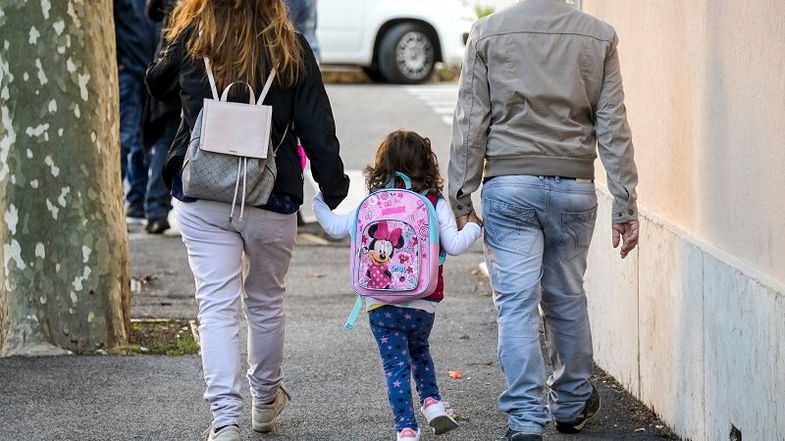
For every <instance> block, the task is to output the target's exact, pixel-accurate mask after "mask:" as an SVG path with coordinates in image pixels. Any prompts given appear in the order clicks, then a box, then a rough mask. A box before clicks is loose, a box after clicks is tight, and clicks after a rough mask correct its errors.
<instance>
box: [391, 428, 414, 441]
mask: <svg viewBox="0 0 785 441" xmlns="http://www.w3.org/2000/svg"><path fill="white" fill-rule="evenodd" d="M397 439H398V441H420V429H417V431H415V430H414V429H403V430H401V431H400V432H398V438H397Z"/></svg>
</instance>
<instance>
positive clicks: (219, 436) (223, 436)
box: [203, 426, 240, 441]
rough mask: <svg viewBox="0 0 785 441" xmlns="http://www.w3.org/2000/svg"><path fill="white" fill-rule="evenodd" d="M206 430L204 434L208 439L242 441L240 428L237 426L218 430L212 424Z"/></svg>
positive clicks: (214, 440)
mask: <svg viewBox="0 0 785 441" xmlns="http://www.w3.org/2000/svg"><path fill="white" fill-rule="evenodd" d="M205 432H206V433H205V434H204V435H203V436H206V437H207V441H240V428H239V427H237V426H226V427H222V428H221V430H219V431H218V432H216V431H214V430H213V426H210V427H208V428H207V430H206V431H205Z"/></svg>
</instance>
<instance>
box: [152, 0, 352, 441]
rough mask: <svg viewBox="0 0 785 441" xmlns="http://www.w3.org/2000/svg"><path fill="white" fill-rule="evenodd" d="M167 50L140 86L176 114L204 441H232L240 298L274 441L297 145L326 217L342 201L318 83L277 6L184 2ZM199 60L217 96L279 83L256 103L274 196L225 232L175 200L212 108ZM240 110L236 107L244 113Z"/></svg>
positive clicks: (256, 386)
mask: <svg viewBox="0 0 785 441" xmlns="http://www.w3.org/2000/svg"><path fill="white" fill-rule="evenodd" d="M166 40H167V42H166V47H165V49H164V50H163V51H162V53H161V55H160V57H159V59H158V60H157V62H156V63H155V64H154V65H153V66H151V67H150V69H149V70H148V72H147V83H148V88H149V90H150V93H151V94H152V95H153V96H155V97H156V98H158V99H162V100H166V99H171V98H173V97H176V96H178V95H179V97H180V99H181V102H182V105H183V121H182V123H181V124H180V129H179V131H178V136H177V137H176V139H175V141H174V143H173V145H172V148H171V149H170V152H169V156H168V158H167V163H166V166H165V169H164V177H165V180H166V181H167V183H168V184H169V185H170V188H171V189H172V194H173V195H174V196H175V198H176V199H178V200H179V202H177V203H176V204H175V214H176V219H177V221H178V223H179V224H180V227H181V230H182V236H183V241H184V242H185V245H186V248H187V249H188V258H189V263H190V266H191V270H192V272H193V274H194V278H195V281H196V299H197V302H198V304H199V323H200V325H199V331H200V339H201V346H202V365H203V368H204V377H205V381H206V382H207V390H206V392H205V399H206V400H207V401H208V402H209V403H210V409H211V411H212V413H213V424H212V426H211V428H210V431H209V436H208V439H209V440H215V441H234V440H239V439H240V431H239V428H238V422H239V419H240V413H241V411H242V408H243V403H242V399H241V396H240V348H239V330H240V326H239V323H238V319H237V316H238V314H239V312H240V305H241V301H240V298H241V296H242V300H243V302H242V305H243V310H244V313H245V319H246V321H247V322H248V364H249V369H248V373H247V378H248V382H249V383H250V388H251V395H252V397H253V412H252V416H253V429H254V430H256V431H260V432H267V431H270V430H272V427H273V424H274V423H275V419H276V418H277V416H278V414H280V412H281V410H282V409H283V408H284V406H285V405H286V402H287V401H288V399H289V396H288V394H287V392H286V391H285V389H284V388H283V387H282V385H281V381H282V379H283V370H282V367H281V365H282V359H283V337H284V312H283V296H284V291H285V288H284V285H283V280H284V277H285V276H286V272H287V270H288V268H289V261H290V259H291V256H292V249H293V247H294V240H295V235H296V231H297V225H296V222H297V220H296V215H295V213H296V212H297V209H298V208H299V205H300V204H301V203H302V199H303V180H302V173H301V171H300V166H299V158H298V155H297V143H296V139H297V138H298V137H299V138H300V139H301V140H302V144H303V145H304V146H305V147H306V153H307V154H308V157H309V158H310V159H311V167H312V171H313V176H314V178H315V179H316V181H317V182H318V183H319V185H320V187H321V190H322V192H323V193H324V194H325V202H327V204H328V205H329V206H330V207H331V208H332V207H335V206H337V205H338V204H339V203H340V202H341V201H342V200H343V199H344V198H345V197H346V194H347V191H348V187H349V179H348V177H346V175H345V174H344V170H343V163H342V161H341V158H340V157H339V145H338V140H337V138H336V136H335V123H334V120H333V116H332V110H331V108H330V102H329V100H328V98H327V94H326V92H325V90H324V84H323V83H322V79H321V73H320V72H319V68H318V66H317V64H316V60H315V59H314V57H313V53H312V52H311V49H310V47H309V46H308V43H307V42H306V40H305V38H303V37H302V36H301V35H298V34H296V33H295V32H294V30H293V28H292V25H291V23H290V22H289V20H288V19H287V18H286V10H285V8H284V5H283V3H282V0H181V1H180V2H179V4H178V6H177V7H176V8H175V10H174V11H173V12H172V16H171V18H170V21H169V28H168V29H167V31H166ZM205 56H206V57H208V58H209V59H210V61H211V64H212V70H213V72H214V74H215V77H216V81H217V82H218V87H219V88H223V87H226V86H227V85H228V84H230V83H231V82H232V81H235V80H244V81H247V82H248V83H250V84H251V85H252V86H253V87H254V89H255V90H261V89H262V87H261V86H262V85H263V83H264V81H265V79H266V78H267V76H268V75H269V73H270V71H271V70H272V69H275V70H276V72H277V75H276V77H275V79H276V83H275V85H274V86H273V88H272V89H271V90H270V92H269V94H268V95H267V98H266V99H265V104H267V105H270V106H272V107H273V121H272V126H273V127H272V140H271V142H272V143H275V144H274V145H278V143H279V142H281V143H282V144H281V147H280V148H279V150H278V153H277V155H276V157H275V161H276V165H277V167H278V175H277V178H276V182H275V186H274V189H273V194H272V195H271V196H270V200H269V201H268V203H267V205H265V206H263V207H256V208H252V209H250V210H248V209H246V215H245V216H243V217H242V219H237V218H235V219H234V220H233V221H232V220H229V219H227V216H226V213H228V212H229V206H228V204H224V203H217V202H211V201H204V200H199V201H193V200H192V199H188V198H186V197H184V196H183V193H182V185H181V174H180V171H181V167H182V163H183V157H184V155H185V152H186V147H187V144H188V140H189V134H190V131H191V129H192V128H193V126H194V123H195V120H196V117H197V115H198V114H199V111H200V110H201V108H202V102H203V99H204V98H211V97H212V94H211V91H210V86H209V85H208V81H207V76H206V72H205V67H204V64H203V61H202V57H205ZM237 89H238V90H239V89H240V88H237ZM243 93H247V92H243ZM247 99H248V97H247V96H245V97H242V96H238V97H237V101H241V102H247ZM287 127H289V128H290V129H288V130H287ZM282 137H283V139H282Z"/></svg>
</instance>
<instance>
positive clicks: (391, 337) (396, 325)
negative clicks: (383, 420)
mask: <svg viewBox="0 0 785 441" xmlns="http://www.w3.org/2000/svg"><path fill="white" fill-rule="evenodd" d="M368 317H369V320H370V323H371V331H373V336H374V337H376V343H378V344H379V353H380V355H381V356H382V367H383V368H384V373H385V374H386V376H387V397H388V398H389V399H390V408H391V409H392V412H393V416H394V417H395V430H397V431H399V432H400V431H401V430H403V429H406V428H410V429H414V430H417V420H416V419H415V417H414V407H413V404H412V388H411V382H410V381H409V377H410V376H412V377H414V381H415V383H416V384H417V393H418V394H419V395H420V404H421V405H422V402H423V401H425V399H426V398H428V397H431V398H434V399H436V400H439V401H441V396H440V395H439V386H438V385H437V384H436V372H435V371H434V367H433V359H432V358H431V351H430V346H429V344H428V337H429V336H430V335H431V329H432V328H433V319H434V314H431V313H428V312H425V311H422V310H419V309H412V308H399V307H396V306H390V305H386V306H382V307H380V308H377V309H374V310H373V311H371V312H370V313H368Z"/></svg>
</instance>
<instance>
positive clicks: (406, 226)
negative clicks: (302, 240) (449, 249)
mask: <svg viewBox="0 0 785 441" xmlns="http://www.w3.org/2000/svg"><path fill="white" fill-rule="evenodd" d="M396 177H398V178H400V179H401V180H403V183H404V184H405V188H395V178H393V179H392V180H391V181H390V182H389V183H388V184H387V188H385V189H382V190H378V191H375V192H373V193H371V194H369V195H368V196H367V197H366V198H365V199H364V200H363V202H362V203H361V204H360V206H359V207H358V209H357V219H356V222H355V225H356V227H354V228H353V229H352V231H351V239H352V251H351V255H350V259H351V265H350V266H351V272H352V273H351V275H352V286H353V287H354V291H355V292H356V293H357V294H358V296H357V301H356V302H355V304H354V309H352V313H351V314H350V315H349V318H348V320H347V321H346V325H345V326H346V329H352V328H353V327H354V322H355V321H356V320H357V316H358V315H359V314H360V310H361V309H362V303H363V302H362V297H373V298H374V299H377V300H380V301H382V302H385V303H402V302H407V301H410V300H415V299H421V298H424V297H428V296H429V295H431V294H433V292H434V290H435V289H436V285H437V283H438V275H439V264H440V263H441V261H442V260H443V258H444V256H443V255H441V254H440V247H439V219H438V217H437V216H436V208H435V207H434V205H433V204H432V203H431V202H430V201H429V200H428V199H427V198H426V196H425V195H422V194H420V193H417V192H414V191H412V189H411V188H412V182H411V179H410V178H409V177H408V176H406V175H405V174H403V173H396Z"/></svg>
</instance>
